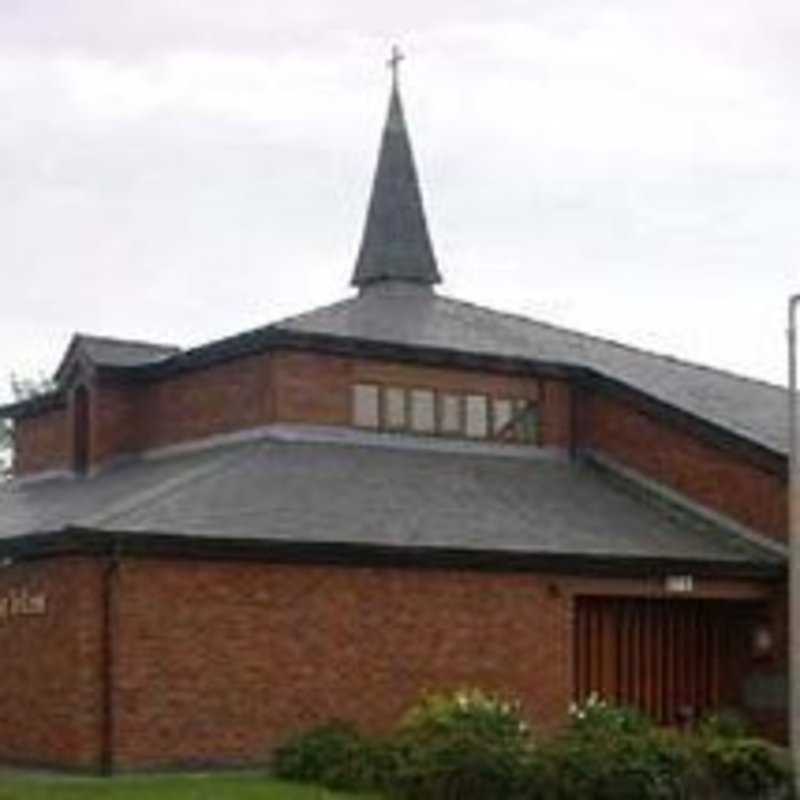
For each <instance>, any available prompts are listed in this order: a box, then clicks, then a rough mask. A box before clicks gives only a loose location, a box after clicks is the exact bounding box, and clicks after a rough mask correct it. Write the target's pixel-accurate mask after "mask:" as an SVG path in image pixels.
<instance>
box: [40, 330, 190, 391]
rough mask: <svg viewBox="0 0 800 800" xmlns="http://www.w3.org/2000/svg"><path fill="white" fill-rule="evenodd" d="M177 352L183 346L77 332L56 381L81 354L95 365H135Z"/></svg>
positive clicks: (147, 362) (57, 371) (160, 358)
mask: <svg viewBox="0 0 800 800" xmlns="http://www.w3.org/2000/svg"><path fill="white" fill-rule="evenodd" d="M178 352H180V348H178V347H174V346H173V345H165V344H156V343H154V342H138V341H132V340H129V339H112V338H109V337H107V336H89V335H87V334H83V333H76V334H75V336H73V337H72V341H71V342H70V344H69V347H68V348H67V351H66V353H65V354H64V358H63V359H62V361H61V364H60V365H59V367H58V369H57V370H56V373H55V377H56V380H60V379H61V377H62V376H63V374H64V373H65V371H66V370H67V368H68V366H69V365H70V364H72V363H73V361H74V360H75V359H77V358H79V357H81V356H82V357H84V358H86V359H87V360H88V361H89V363H91V364H93V365H95V366H104V367H132V366H137V365H140V364H151V363H153V362H156V361H160V360H162V359H164V358H167V357H169V356H171V355H174V354H175V353H178Z"/></svg>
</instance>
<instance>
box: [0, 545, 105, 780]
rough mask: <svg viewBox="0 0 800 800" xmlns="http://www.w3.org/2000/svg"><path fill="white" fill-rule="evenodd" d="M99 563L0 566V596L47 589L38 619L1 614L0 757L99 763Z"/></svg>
mask: <svg viewBox="0 0 800 800" xmlns="http://www.w3.org/2000/svg"><path fill="white" fill-rule="evenodd" d="M101 569H102V568H101V566H100V564H99V562H96V561H95V562H93V561H90V560H83V559H56V560H49V561H46V562H36V563H29V564H22V565H15V566H12V567H7V568H4V569H0V599H1V598H3V597H7V596H8V594H9V593H10V592H12V591H16V592H18V591H20V590H23V589H25V590H27V591H28V592H29V593H32V594H36V593H44V594H45V595H46V597H47V610H46V613H45V614H44V615H42V616H15V617H11V618H7V619H5V620H3V619H0V673H2V678H0V762H3V763H16V764H28V765H44V766H62V767H67V766H69V767H85V768H93V767H97V765H98V763H99V760H100V742H101V735H100V733H101V730H102V725H103V708H102V690H101V687H102V680H101V679H102V663H103V662H102V614H101V608H100V602H101V592H100V585H101Z"/></svg>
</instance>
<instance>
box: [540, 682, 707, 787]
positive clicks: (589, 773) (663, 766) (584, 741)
mask: <svg viewBox="0 0 800 800" xmlns="http://www.w3.org/2000/svg"><path fill="white" fill-rule="evenodd" d="M541 758H542V762H543V763H544V765H545V771H544V774H545V775H546V776H547V778H546V782H545V783H546V789H545V790H542V789H539V795H537V796H544V797H552V798H556V799H557V800H669V799H671V798H683V797H685V795H686V792H687V787H688V784H689V781H690V778H691V775H692V763H691V754H690V752H689V749H688V747H687V744H686V741H685V739H684V738H683V737H681V736H679V735H677V734H675V733H672V732H669V731H664V730H660V729H658V728H657V727H656V726H655V725H654V723H653V722H652V721H651V720H650V719H649V718H648V717H646V716H645V715H644V714H642V713H641V712H639V711H637V710H635V709H632V708H627V707H624V706H615V705H613V704H611V703H608V702H606V701H604V700H601V699H600V698H599V697H598V696H597V695H591V696H590V697H589V698H588V699H587V700H586V702H584V703H583V704H581V705H573V706H572V707H571V708H570V725H569V727H568V728H567V730H566V731H565V732H564V733H563V734H562V735H561V736H559V737H557V738H556V739H555V740H553V741H552V742H550V743H548V744H547V745H545V747H544V749H543V752H542V756H541ZM539 785H540V786H541V778H540V782H539ZM548 792H549V794H548Z"/></svg>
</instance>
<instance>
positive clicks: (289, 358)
mask: <svg viewBox="0 0 800 800" xmlns="http://www.w3.org/2000/svg"><path fill="white" fill-rule="evenodd" d="M274 376H275V416H276V419H277V420H279V421H281V422H310V423H314V424H318V425H350V423H351V418H352V415H351V409H350V402H351V387H352V385H353V384H354V383H378V384H383V385H387V386H400V387H404V388H407V389H413V388H431V389H436V390H439V391H449V392H461V393H466V392H475V393H480V394H487V395H489V396H492V397H517V398H527V399H530V400H539V399H540V398H541V397H542V396H544V400H545V403H546V412H545V414H546V415H552V417H553V424H549V425H548V424H545V425H544V426H543V428H544V430H545V431H547V437H548V439H547V444H551V443H552V444H556V443H560V442H561V440H562V439H563V431H562V426H561V423H560V421H559V419H558V418H559V415H560V413H561V410H560V407H559V404H560V403H561V402H568V389H567V388H566V386H565V384H563V383H562V384H560V386H561V387H562V388H561V395H559V394H558V389H557V388H555V387H556V383H555V382H553V381H547V382H543V381H540V380H539V378H536V377H527V376H525V377H523V376H516V375H504V374H495V373H486V372H477V371H472V370H463V369H447V368H443V367H426V366H418V365H415V364H398V363H392V362H386V361H377V360H371V359H350V358H341V357H337V356H329V355H323V354H318V353H297V352H286V353H278V354H276V356H275V372H274ZM543 385H544V386H545V387H546V388H548V387H549V388H550V389H551V391H548V392H544V391H543ZM562 395H563V399H562ZM548 422H549V419H548Z"/></svg>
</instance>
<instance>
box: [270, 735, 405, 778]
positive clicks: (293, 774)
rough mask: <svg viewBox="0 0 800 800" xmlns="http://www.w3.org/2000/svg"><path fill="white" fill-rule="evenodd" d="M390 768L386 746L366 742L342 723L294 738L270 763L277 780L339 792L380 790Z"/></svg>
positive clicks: (389, 748) (392, 757)
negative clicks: (310, 784)
mask: <svg viewBox="0 0 800 800" xmlns="http://www.w3.org/2000/svg"><path fill="white" fill-rule="evenodd" d="M394 766H395V750H394V748H393V746H392V745H391V744H390V743H387V742H383V741H380V740H371V739H366V738H364V737H363V736H361V734H359V733H358V731H357V730H356V729H355V728H354V727H353V726H352V725H349V724H347V723H342V722H334V723H331V724H329V725H324V726H321V727H318V728H314V729H313V730H311V731H308V732H307V733H303V734H301V735H299V736H296V737H295V738H293V739H291V740H290V741H289V742H287V743H286V744H284V745H283V746H281V747H279V748H278V749H277V750H276V751H275V755H274V761H273V771H274V773H275V775H276V776H277V777H279V778H283V779H285V780H291V781H300V782H304V783H317V784H320V785H321V786H325V787H326V788H328V789H332V790H341V791H372V790H375V789H382V788H383V787H384V786H386V785H387V784H388V781H389V778H388V776H389V774H390V773H391V772H393V770H394Z"/></svg>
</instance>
